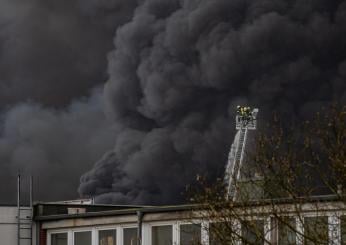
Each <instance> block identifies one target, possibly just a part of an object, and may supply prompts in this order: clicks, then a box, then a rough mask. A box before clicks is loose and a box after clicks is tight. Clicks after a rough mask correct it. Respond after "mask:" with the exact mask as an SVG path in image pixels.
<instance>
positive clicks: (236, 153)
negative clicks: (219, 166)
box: [224, 107, 258, 201]
mask: <svg viewBox="0 0 346 245" xmlns="http://www.w3.org/2000/svg"><path fill="white" fill-rule="evenodd" d="M239 108H240V107H238V109H239ZM247 108H248V107H247ZM257 113H258V109H253V110H252V111H250V108H248V110H247V113H245V114H244V113H239V112H238V113H237V116H236V129H237V130H238V132H237V134H236V136H235V137H234V142H233V144H232V146H231V150H230V153H229V156H228V162H227V166H226V173H225V179H224V181H225V184H226V187H227V193H226V198H227V199H230V198H232V200H233V201H234V200H235V199H236V196H237V182H238V181H239V179H240V173H241V169H242V164H243V160H244V155H245V148H246V141H247V136H248V130H255V129H256V126H257V121H256V117H257Z"/></svg>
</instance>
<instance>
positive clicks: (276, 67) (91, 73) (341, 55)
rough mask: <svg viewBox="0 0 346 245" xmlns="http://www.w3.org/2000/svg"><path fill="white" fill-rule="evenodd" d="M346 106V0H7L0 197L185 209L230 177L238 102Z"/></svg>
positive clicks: (301, 107) (1, 43)
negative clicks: (207, 186) (203, 184)
mask: <svg viewBox="0 0 346 245" xmlns="http://www.w3.org/2000/svg"><path fill="white" fill-rule="evenodd" d="M333 102H339V103H341V104H345V103H346V1H341V0H335V1H330V0H329V1H328V0H303V1H302V0H299V1H298V0H83V1H82V0H60V1H55V0H26V1H23V0H0V203H1V202H3V203H6V202H14V200H15V195H16V194H15V190H16V186H15V181H16V175H17V173H18V172H20V173H21V174H22V175H24V176H28V175H30V174H32V175H33V176H34V182H35V199H36V200H42V201H52V200H62V199H73V198H78V197H95V198H96V200H97V201H98V202H100V203H101V202H102V203H116V204H168V203H169V204H173V203H179V202H182V201H183V195H182V192H183V190H184V187H185V186H186V185H188V184H190V183H193V181H194V179H195V176H196V174H208V175H209V176H210V177H211V178H217V177H222V175H223V173H224V167H225V164H226V160H227V155H228V150H229V147H230V144H231V143H232V140H233V137H234V133H235V129H234V113H235V107H236V105H238V104H247V105H251V106H256V107H259V108H260V113H261V114H260V116H261V117H260V119H261V120H262V121H266V119H269V118H270V115H271V114H272V113H273V111H277V112H278V113H279V114H280V115H281V116H282V117H283V118H284V119H285V120H287V121H299V120H300V119H303V118H305V117H306V115H308V114H309V113H311V112H313V111H317V110H319V109H320V108H321V107H323V106H328V105H329V104H330V103H333Z"/></svg>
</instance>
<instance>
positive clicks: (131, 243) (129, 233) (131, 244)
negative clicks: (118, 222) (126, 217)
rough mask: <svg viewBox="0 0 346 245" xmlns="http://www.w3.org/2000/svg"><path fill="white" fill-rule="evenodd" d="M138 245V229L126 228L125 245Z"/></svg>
mask: <svg viewBox="0 0 346 245" xmlns="http://www.w3.org/2000/svg"><path fill="white" fill-rule="evenodd" d="M136 244H137V228H124V245H136Z"/></svg>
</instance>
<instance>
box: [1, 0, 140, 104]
mask: <svg viewBox="0 0 346 245" xmlns="http://www.w3.org/2000/svg"><path fill="white" fill-rule="evenodd" d="M135 6H136V0H109V1H100V0H87V1H81V0H59V1H55V0H27V1H22V0H1V1H0V104H1V106H0V109H1V108H3V106H4V105H7V104H13V103H17V102H22V101H25V100H30V101H34V102H38V103H41V104H45V105H53V106H59V107H60V106H62V105H63V106H64V105H67V104H68V103H69V102H70V101H71V100H72V99H74V98H76V97H78V96H84V95H86V94H87V93H88V91H89V89H91V88H93V87H94V86H95V85H98V84H101V83H102V82H103V81H104V80H105V78H106V64H107V60H106V53H107V52H108V51H109V50H110V49H111V48H112V41H111V40H112V36H113V35H114V32H115V29H116V28H117V26H119V25H120V24H122V23H124V22H126V21H128V20H129V19H130V18H131V16H132V12H133V9H134V7H135Z"/></svg>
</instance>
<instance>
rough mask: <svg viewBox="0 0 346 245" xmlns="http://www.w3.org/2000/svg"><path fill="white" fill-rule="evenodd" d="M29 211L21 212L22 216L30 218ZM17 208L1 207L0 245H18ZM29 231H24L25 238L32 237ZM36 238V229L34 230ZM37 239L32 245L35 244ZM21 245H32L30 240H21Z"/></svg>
mask: <svg viewBox="0 0 346 245" xmlns="http://www.w3.org/2000/svg"><path fill="white" fill-rule="evenodd" d="M30 215H31V212H30V211H29V210H23V211H21V216H23V217H24V216H30ZM16 217H17V207H7V206H1V207H0V245H16V244H17V227H18V226H17V219H16ZM28 232H29V231H24V232H23V233H22V235H23V236H30V235H29V234H28ZM33 233H34V234H33V236H32V237H35V229H33ZM35 242H36V241H35V239H34V240H33V243H32V244H35ZM21 245H30V240H21Z"/></svg>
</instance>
